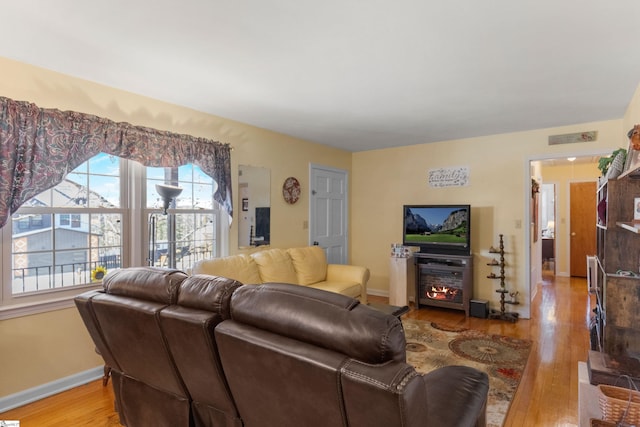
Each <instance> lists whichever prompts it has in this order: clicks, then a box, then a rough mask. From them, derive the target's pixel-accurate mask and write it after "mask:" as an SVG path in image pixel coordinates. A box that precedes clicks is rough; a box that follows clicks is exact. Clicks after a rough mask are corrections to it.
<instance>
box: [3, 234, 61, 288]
mask: <svg viewBox="0 0 640 427" xmlns="http://www.w3.org/2000/svg"><path fill="white" fill-rule="evenodd" d="M14 246H16V245H15V242H14ZM11 262H12V272H13V274H12V293H13V294H20V293H24V292H34V291H38V290H45V289H51V288H53V280H52V269H53V267H52V266H53V252H32V253H29V254H27V253H14V254H13V256H12V261H11Z"/></svg>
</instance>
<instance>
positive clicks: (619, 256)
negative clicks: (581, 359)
mask: <svg viewBox="0 0 640 427" xmlns="http://www.w3.org/2000/svg"><path fill="white" fill-rule="evenodd" d="M636 198H640V179H638V178H637V177H634V176H631V175H626V176H624V177H621V178H619V179H613V180H608V181H606V182H603V183H601V185H600V186H599V188H598V198H597V199H598V221H597V251H598V254H597V262H598V271H599V274H598V279H597V280H596V295H597V308H596V310H595V312H596V325H595V335H596V337H597V338H596V339H592V343H593V342H594V341H595V342H596V343H597V347H596V348H594V349H595V350H600V351H604V352H605V353H607V354H620V355H627V356H633V357H638V356H640V223H637V222H634V210H635V202H636V200H635V199H636ZM592 333H594V331H592ZM592 338H594V337H593V336H592ZM592 347H594V345H592Z"/></svg>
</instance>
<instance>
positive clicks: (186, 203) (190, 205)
mask: <svg viewBox="0 0 640 427" xmlns="http://www.w3.org/2000/svg"><path fill="white" fill-rule="evenodd" d="M176 173H177V179H176ZM156 184H168V185H174V186H178V187H180V188H182V193H180V195H179V196H178V197H176V200H175V206H176V207H177V208H178V209H195V208H199V209H213V206H214V203H213V192H214V190H215V188H217V186H215V182H214V181H213V178H211V177H210V176H208V175H207V174H205V173H204V172H202V170H201V169H200V168H199V167H198V166H195V165H191V164H189V165H184V166H180V167H179V168H151V167H148V168H147V208H150V209H160V208H162V206H163V200H162V199H161V198H160V196H159V195H158V192H157V191H156Z"/></svg>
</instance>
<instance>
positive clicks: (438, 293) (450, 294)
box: [426, 286, 461, 301]
mask: <svg viewBox="0 0 640 427" xmlns="http://www.w3.org/2000/svg"><path fill="white" fill-rule="evenodd" d="M460 291H461V290H460V289H458V288H451V287H449V286H431V289H429V290H427V292H426V295H427V298H431V299H435V300H439V301H454V300H455V299H456V297H457V296H458V294H459V293H460Z"/></svg>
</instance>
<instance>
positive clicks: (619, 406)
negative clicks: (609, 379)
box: [598, 384, 640, 425]
mask: <svg viewBox="0 0 640 427" xmlns="http://www.w3.org/2000/svg"><path fill="white" fill-rule="evenodd" d="M598 401H599V402H600V409H601V410H602V419H603V420H604V421H610V422H614V423H617V422H624V423H625V424H629V425H637V424H638V423H640V392H638V391H636V390H630V389H628V388H622V387H615V386H612V385H606V384H600V385H598ZM625 412H626V415H625Z"/></svg>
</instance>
